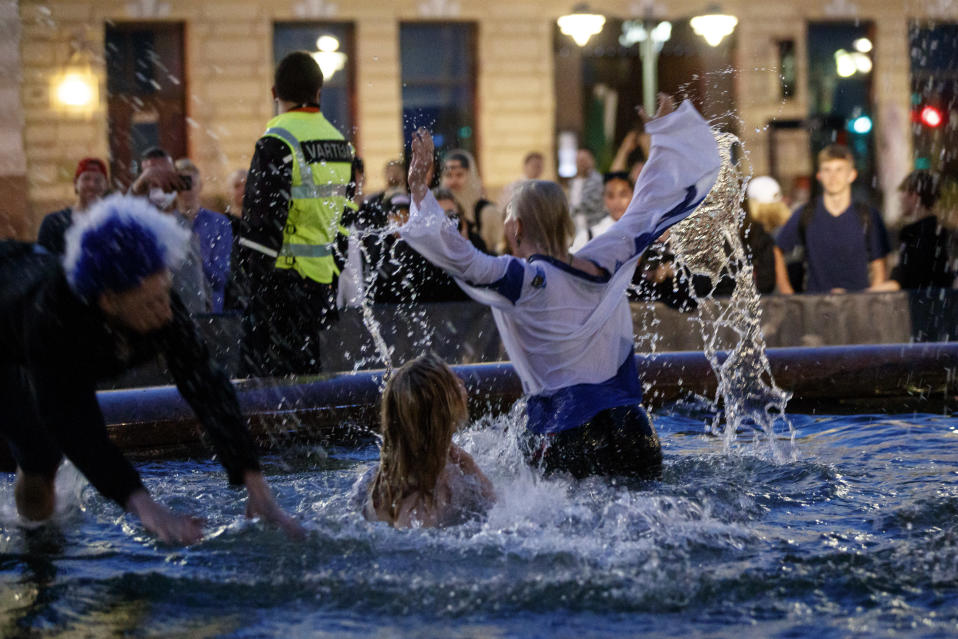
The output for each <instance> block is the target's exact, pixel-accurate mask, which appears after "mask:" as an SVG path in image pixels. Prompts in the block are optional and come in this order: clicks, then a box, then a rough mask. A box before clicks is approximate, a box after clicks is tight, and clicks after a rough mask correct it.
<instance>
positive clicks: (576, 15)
mask: <svg viewBox="0 0 958 639" xmlns="http://www.w3.org/2000/svg"><path fill="white" fill-rule="evenodd" d="M557 22H558V23H559V30H560V31H561V32H562V33H564V34H565V35H567V36H569V37H570V38H572V39H573V40H575V43H576V44H577V45H579V46H580V47H584V46H585V45H586V43H588V42H589V39H590V38H591V37H592V36H594V35H596V34H597V33H600V32H601V31H602V27H603V26H604V25H605V16H603V15H601V14H598V13H592V12H591V11H589V7H588V5H586V4H584V3H582V4H577V5H575V6H574V7H573V8H572V13H570V14H569V15H564V16H561V17H560V18H559V19H558V21H557Z"/></svg>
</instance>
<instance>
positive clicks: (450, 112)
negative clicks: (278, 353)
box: [0, 0, 958, 239]
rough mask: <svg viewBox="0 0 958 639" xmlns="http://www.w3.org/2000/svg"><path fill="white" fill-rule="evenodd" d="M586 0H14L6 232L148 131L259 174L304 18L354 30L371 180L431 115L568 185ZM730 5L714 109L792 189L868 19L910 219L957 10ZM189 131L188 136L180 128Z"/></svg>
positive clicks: (864, 3) (888, 137) (348, 99)
mask: <svg viewBox="0 0 958 639" xmlns="http://www.w3.org/2000/svg"><path fill="white" fill-rule="evenodd" d="M572 4H574V3H573V2H571V0H570V1H569V2H554V1H546V0H486V1H485V2H482V3H467V2H462V1H461V0H396V1H393V2H385V1H383V0H353V1H352V2H349V3H346V2H342V1H339V0H280V1H278V2H271V3H265V2H259V1H258V0H232V1H227V0H207V1H205V2H192V1H187V0H97V1H96V2H92V1H86V2H83V1H80V0H43V1H36V0H21V1H19V2H10V1H7V0H4V1H2V2H0V35H2V36H3V37H2V41H0V68H2V69H3V72H2V77H0V104H2V107H3V108H2V109H0V142H2V143H3V147H4V153H3V154H2V156H0V236H15V237H20V238H23V239H30V238H32V237H34V236H35V233H36V229H37V228H38V226H39V222H40V220H41V219H42V216H43V215H44V214H45V213H46V212H48V211H52V210H55V209H57V208H59V207H61V206H63V205H64V204H67V203H69V202H70V201H71V200H72V198H73V191H72V178H73V171H74V168H75V166H76V162H77V160H78V159H79V158H81V157H84V156H87V155H96V156H100V157H108V156H109V157H111V158H112V165H113V168H114V171H115V172H117V173H124V172H131V171H132V170H133V167H132V166H131V165H130V164H129V163H130V162H131V161H132V160H135V153H136V151H137V150H142V149H141V147H142V146H143V145H144V144H147V143H148V142H150V141H151V140H152V141H160V142H165V143H166V144H172V145H173V146H174V147H175V148H174V149H172V150H173V151H174V154H177V155H178V154H186V155H189V156H190V157H191V158H192V159H193V160H194V161H195V162H196V164H197V165H198V166H199V167H200V170H201V171H202V173H203V174H204V176H205V178H206V182H207V187H206V188H207V193H217V192H224V191H225V189H226V185H225V178H226V176H227V175H228V174H229V173H230V172H231V171H232V170H234V169H236V168H240V167H245V166H247V165H248V162H249V159H250V156H251V154H252V150H253V145H254V142H255V140H256V139H257V138H258V137H259V135H260V134H261V133H262V132H263V129H264V125H265V123H266V121H267V120H268V119H269V118H270V117H271V116H272V114H273V103H272V99H271V96H270V87H271V84H272V82H271V76H272V71H273V67H274V64H275V60H276V58H277V56H278V55H279V54H280V53H281V52H282V47H283V46H285V44H286V43H287V41H288V42H293V41H294V40H296V38H299V37H301V35H302V34H300V31H301V29H300V30H298V29H297V27H298V26H304V25H305V26H309V27H311V28H316V29H317V30H318V31H317V33H318V32H320V31H323V32H325V31H329V32H330V33H336V34H339V37H338V38H337V39H336V40H335V41H336V44H337V45H338V47H339V48H338V49H335V48H331V47H332V45H330V47H327V49H329V50H327V51H325V53H326V54H331V55H329V56H328V57H330V58H332V59H333V64H335V63H336V58H337V55H338V54H340V53H341V54H342V55H343V56H345V62H344V64H343V66H342V67H341V69H340V70H338V73H339V74H340V75H339V79H338V80H337V79H336V76H335V74H334V75H333V77H332V79H331V81H330V83H329V93H330V96H331V98H330V99H331V100H333V99H335V100H338V104H339V106H338V107H336V108H338V109H339V111H337V113H339V116H338V117H339V119H340V120H341V122H340V123H341V124H345V126H344V128H347V129H348V131H347V133H348V134H350V135H351V136H352V137H353V139H354V140H355V142H356V146H357V150H358V152H359V154H360V155H361V156H362V157H363V159H364V160H365V163H366V167H367V174H368V185H367V191H373V190H375V189H377V188H379V187H380V186H381V185H382V175H381V174H382V167H383V166H384V165H385V163H386V162H388V161H389V160H392V159H395V158H397V157H399V156H400V154H401V153H402V152H403V147H404V136H407V135H408V133H409V131H410V130H411V128H412V127H414V126H415V125H420V124H422V125H426V126H429V125H431V124H434V125H436V126H440V127H442V126H445V127H447V128H449V127H451V128H449V132H448V135H447V136H446V137H447V138H449V139H448V140H447V146H451V145H452V143H453V139H454V141H455V143H456V144H457V145H465V146H467V147H469V148H470V149H471V150H473V151H475V152H476V156H477V158H478V163H479V167H480V173H481V174H482V177H483V180H484V182H485V185H486V187H487V190H488V191H489V192H490V195H492V196H495V194H496V193H497V192H498V191H499V190H500V189H501V188H502V187H503V186H504V185H506V184H508V183H509V182H511V181H513V180H514V179H516V177H518V175H519V172H520V169H521V164H522V159H523V157H524V155H525V154H526V153H527V152H529V151H533V150H537V151H541V152H543V153H544V154H545V157H546V158H547V159H546V171H547V175H553V176H554V175H555V170H556V151H557V135H558V134H559V133H561V132H562V130H563V129H565V128H570V127H571V129H572V132H573V133H576V134H578V135H580V136H581V135H582V134H583V128H584V126H585V124H584V123H582V124H581V126H579V127H576V126H575V122H572V123H571V125H570V123H569V122H566V121H564V120H563V121H558V120H557V113H560V115H561V112H562V110H563V104H564V100H566V99H567V97H568V96H566V95H565V93H563V94H559V91H558V89H557V87H560V86H562V82H557V78H556V73H557V68H558V69H563V68H565V67H563V66H562V64H561V63H559V64H557V59H558V57H559V56H560V55H562V53H561V50H562V49H564V48H565V47H566V46H567V44H568V43H565V42H562V41H560V40H559V39H560V38H565V37H566V36H563V35H561V34H560V33H559V32H558V30H557V28H556V19H557V18H558V17H559V16H560V15H562V14H564V13H567V12H568V11H569V10H570V9H571V8H572ZM705 4H706V3H704V2H701V1H698V0H696V1H691V0H651V1H650V0H644V1H627V0H620V1H615V0H604V1H599V0H596V1H595V2H592V3H591V8H592V9H593V10H594V11H596V12H599V13H603V14H605V15H608V16H612V17H616V18H619V19H620V20H629V19H632V18H636V17H639V18H654V19H655V20H656V21H658V20H673V21H677V22H681V21H686V22H687V20H688V18H689V17H691V16H693V15H695V14H696V13H698V12H700V11H702V10H703V9H704V5H705ZM722 8H723V9H724V10H725V12H727V13H731V14H733V15H736V16H737V17H738V20H739V21H738V25H737V27H736V30H735V32H734V34H733V36H732V40H731V41H730V43H729V44H726V45H725V46H726V49H725V50H724V53H723V55H725V56H726V57H725V58H724V59H723V60H720V62H721V63H722V64H724V65H726V66H725V67H724V70H723V71H722V74H723V78H724V80H723V81H722V82H718V81H717V82H716V83H715V84H714V86H715V87H719V86H721V87H722V90H721V92H720V93H721V94H720V95H712V96H707V97H708V99H707V100H706V101H708V102H709V103H710V106H709V109H710V110H711V111H712V112H714V113H725V114H726V115H728V114H733V117H732V118H731V120H732V124H731V125H729V126H731V127H732V128H734V129H735V130H736V132H737V133H738V134H739V135H740V137H741V138H742V140H743V142H744V143H745V147H746V149H747V151H748V157H749V161H750V163H751V165H752V168H753V171H754V173H755V174H756V175H759V174H765V173H768V172H769V171H770V170H772V169H774V171H775V173H776V175H777V177H779V178H781V179H782V180H783V182H788V181H789V180H791V179H793V178H796V177H799V176H809V175H811V174H812V172H813V167H812V165H811V164H812V152H811V149H810V145H811V144H812V140H811V139H810V138H809V134H808V132H807V130H806V129H805V128H803V127H802V126H795V127H791V128H789V127H787V126H779V124H780V123H783V122H784V123H787V122H793V123H801V122H807V121H808V119H809V117H810V111H811V110H813V107H812V106H810V105H811V103H812V102H813V100H812V99H811V95H810V92H811V91H812V89H811V88H810V84H811V83H810V80H809V78H810V73H811V71H810V68H809V64H810V63H809V60H811V59H812V57H810V52H809V50H808V47H809V43H810V42H816V41H815V40H814V39H813V38H812V37H811V36H810V33H812V31H811V30H812V29H813V27H814V25H828V24H832V23H836V24H837V23H841V24H849V25H853V26H854V25H859V26H860V25H863V24H864V25H866V26H867V30H868V33H869V35H870V38H871V40H872V42H873V44H874V48H873V50H872V51H871V52H870V53H869V57H870V59H871V60H872V61H873V68H872V69H870V71H869V74H870V79H869V83H870V84H869V91H868V96H867V105H866V111H868V112H869V113H868V115H869V116H870V118H871V119H872V121H873V123H874V128H873V129H872V132H871V133H870V134H869V135H871V136H872V137H871V138H870V141H869V144H870V148H871V153H872V154H873V156H874V174H875V178H876V179H875V180H874V185H875V186H876V188H879V189H881V190H883V191H884V196H885V197H884V201H885V203H886V216H889V217H894V209H895V206H894V200H895V198H894V197H892V196H893V192H894V190H895V187H896V186H897V184H898V182H899V181H900V179H901V177H902V176H903V175H905V174H906V173H907V172H908V171H909V170H910V168H911V167H912V165H913V164H914V152H913V146H914V131H913V122H912V118H911V113H912V110H913V106H914V105H913V94H914V91H913V86H912V68H911V63H910V59H911V58H910V40H909V38H910V33H911V30H913V28H914V25H915V24H924V23H928V22H929V21H934V22H938V23H941V22H945V23H954V22H958V1H953V0H929V1H927V2H910V1H906V2H902V1H900V0H899V1H892V0H808V1H807V2H803V3H792V2H784V1H778V0H769V1H767V2H752V1H746V0H737V1H733V0H726V1H725V2H723V4H722ZM443 26H449V27H450V28H455V29H458V30H457V31H451V32H447V31H443V29H442V27H443ZM325 27H328V29H324V28H325ZM423 27H425V28H423ZM430 28H433V30H431V31H430ZM437 29H438V30H437ZM449 33H452V34H453V35H452V36H451V38H450V37H446V36H448V34H449ZM142 34H149V38H157V39H156V43H159V42H160V41H161V40H162V41H163V42H173V45H170V46H172V47H173V48H174V49H176V48H177V47H178V49H177V50H176V51H175V53H173V54H170V56H172V57H167V55H166V54H164V53H162V51H161V49H162V48H163V47H162V46H160V45H159V44H156V46H153V47H152V48H150V47H145V45H144V36H143V35H142ZM157 34H159V35H157ZM164 34H172V35H164ZM443 34H445V35H443ZM305 37H307V38H308V37H309V35H308V34H307V35H306V36H305ZM164 38H166V39H164ZM169 38H172V40H169ZM151 42H152V40H151ZM154 44H155V43H154ZM163 46H167V45H163ZM316 46H317V53H319V52H322V51H323V47H322V46H320V43H318V42H317V45H316ZM702 46H703V47H706V45H704V44H703V45H702ZM816 46H818V45H816ZM417 51H418V53H415V52H417ZM610 55H613V54H611V53H610ZM702 55H703V56H708V55H710V54H709V53H707V49H706V53H703V54H702ZM137 56H139V57H137ZM417 56H418V57H417ZM141 59H143V60H152V66H151V69H150V71H149V72H148V73H144V72H143V70H142V69H141V68H138V67H137V65H138V64H139V63H138V62H130V60H141ZM171 60H172V61H171ZM339 60H340V61H342V60H343V59H342V58H339ZM662 60H663V61H664V60H665V58H662ZM663 63H664V62H663ZM124 65H125V66H124ZM417 65H419V66H417ZM706 66H708V65H706ZM713 66H714V65H713ZM785 67H788V68H785ZM424 69H425V70H424ZM70 74H74V75H73V76H71V75H70ZM74 76H76V77H74ZM462 76H472V77H465V78H463V77H462ZM784 76H788V77H784ZM68 77H73V78H74V80H75V79H76V78H77V77H79V78H80V79H81V80H82V78H83V77H86V78H88V79H89V80H88V81H89V82H90V83H91V87H92V88H90V89H89V93H90V95H83V96H80V97H75V99H74V98H71V97H70V96H69V95H68V94H58V91H61V88H60V87H62V86H63V85H64V82H65V79H66V78H68ZM636 81H637V82H638V80H636ZM337 83H338V84H337ZM709 86H710V85H709V84H708V83H706V85H705V87H704V89H703V90H704V92H705V93H708V88H709ZM699 94H700V98H701V97H702V96H701V94H702V90H700V91H699ZM325 96H326V93H325V92H324V100H325V99H326V97H325ZM335 96H338V97H335ZM81 98H86V102H85V103H84V104H82V105H81V104H79V103H80V102H81ZM580 99H581V98H580ZM433 102H435V103H436V104H433ZM436 105H438V106H436ZM325 107H326V105H325V104H324V110H325ZM330 108H333V105H332V102H331V103H330ZM413 114H418V115H416V116H415V117H414V116H413ZM583 117H584V116H583ZM560 119H561V118H560ZM176 122H178V123H179V124H176ZM171 123H173V124H171ZM173 126H178V127H179V128H178V129H177V131H176V132H174V133H170V132H169V131H166V128H169V127H173ZM622 133H624V131H619V132H618V133H617V134H616V135H614V136H612V137H610V139H609V142H610V144H614V143H615V140H614V138H615V137H618V136H620V135H621V134H622ZM116 177H117V178H120V179H121V181H122V179H126V178H127V177H128V176H127V175H117V176H116Z"/></svg>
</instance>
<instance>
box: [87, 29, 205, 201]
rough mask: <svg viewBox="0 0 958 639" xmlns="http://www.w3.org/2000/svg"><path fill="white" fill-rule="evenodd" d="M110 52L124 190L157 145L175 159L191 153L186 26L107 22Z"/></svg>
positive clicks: (118, 168) (114, 132)
mask: <svg viewBox="0 0 958 639" xmlns="http://www.w3.org/2000/svg"><path fill="white" fill-rule="evenodd" d="M105 50H106V67H107V94H108V97H107V107H108V109H109V121H108V126H109V138H110V174H111V175H112V176H113V179H114V181H115V182H116V183H117V186H119V187H121V188H122V187H126V186H128V185H129V184H130V183H131V182H132V181H133V179H134V178H135V177H136V172H137V160H138V159H139V157H140V155H141V154H142V153H143V151H145V150H146V149H148V148H150V147H151V146H160V147H163V148H164V149H166V151H167V152H169V153H170V155H172V156H173V157H174V158H176V157H181V156H184V155H186V124H185V122H186V78H185V76H184V72H183V25H182V24H170V23H154V22H151V23H125V24H124V23H115V24H112V25H107V28H106V49H105Z"/></svg>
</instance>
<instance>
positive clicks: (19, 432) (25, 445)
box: [0, 363, 63, 477]
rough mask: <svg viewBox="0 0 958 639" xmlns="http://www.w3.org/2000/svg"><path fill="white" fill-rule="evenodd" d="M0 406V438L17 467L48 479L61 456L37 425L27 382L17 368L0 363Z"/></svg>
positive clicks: (40, 426)
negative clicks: (1, 437) (0, 410)
mask: <svg viewBox="0 0 958 639" xmlns="http://www.w3.org/2000/svg"><path fill="white" fill-rule="evenodd" d="M0 406H2V407H3V410H2V412H0V435H2V436H3V438H4V439H5V440H6V441H7V444H8V445H9V447H10V453H11V455H13V459H14V461H16V463H17V466H19V467H20V468H21V469H22V470H23V471H24V472H26V473H31V474H36V475H45V476H48V477H52V476H53V475H54V474H55V473H56V471H57V467H58V466H59V465H60V461H61V460H62V459H63V455H62V453H61V452H60V448H59V446H57V444H56V442H55V441H54V440H53V437H52V436H51V435H50V434H49V433H48V432H47V430H46V429H45V428H44V427H43V426H42V425H41V423H40V418H39V417H38V415H37V410H36V406H35V405H34V399H33V392H32V390H31V388H30V381H29V379H28V377H27V375H26V373H25V371H24V370H23V368H21V367H20V366H17V365H12V364H2V363H0ZM0 446H2V444H0Z"/></svg>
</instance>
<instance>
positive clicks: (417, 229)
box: [399, 193, 534, 307]
mask: <svg viewBox="0 0 958 639" xmlns="http://www.w3.org/2000/svg"><path fill="white" fill-rule="evenodd" d="M399 234H400V235H401V236H402V238H403V239H404V240H405V241H406V243H407V244H409V246H411V247H412V248H414V249H415V250H416V251H417V252H418V253H420V254H421V255H422V256H423V257H425V258H426V259H427V260H429V261H430V262H432V263H433V264H435V265H436V266H438V267H439V268H441V269H442V270H444V271H446V272H447V273H449V274H450V275H452V276H453V277H454V278H456V281H457V283H458V284H459V285H460V287H461V288H462V289H463V290H464V291H465V292H466V293H467V294H468V295H469V296H470V297H472V298H473V299H475V300H477V301H479V302H482V303H484V304H490V305H492V306H501V307H508V306H511V305H513V304H515V302H516V300H518V299H519V296H520V295H521V294H522V289H523V285H524V283H526V280H527V279H528V278H526V277H525V273H526V271H527V270H534V269H533V268H532V267H531V265H529V264H528V263H527V262H526V261H525V260H520V259H517V258H515V257H512V256H511V255H500V256H493V255H487V254H485V253H483V252H482V251H480V250H479V249H477V248H476V247H475V246H473V245H472V242H470V241H469V240H467V239H466V238H464V237H463V236H462V235H461V234H460V233H459V229H458V228H456V224H455V222H453V221H451V220H450V219H449V218H448V217H446V214H445V213H444V212H443V210H442V209H441V208H440V206H439V203H438V202H436V198H435V197H433V194H432V193H427V194H426V197H425V198H424V199H423V201H422V203H420V204H419V205H417V204H416V202H415V200H414V201H413V202H412V205H411V207H410V212H409V220H408V221H407V222H406V223H405V224H404V225H403V226H402V227H401V228H400V229H399Z"/></svg>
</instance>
